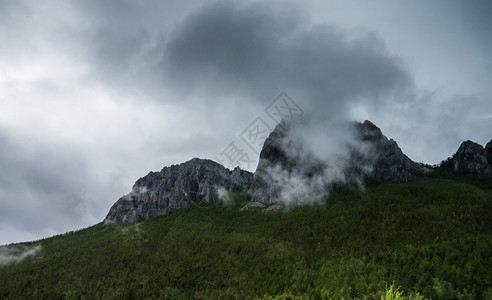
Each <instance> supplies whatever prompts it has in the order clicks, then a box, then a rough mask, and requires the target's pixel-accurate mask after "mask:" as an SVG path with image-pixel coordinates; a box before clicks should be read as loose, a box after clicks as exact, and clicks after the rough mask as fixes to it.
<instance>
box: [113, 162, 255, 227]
mask: <svg viewBox="0 0 492 300" xmlns="http://www.w3.org/2000/svg"><path fill="white" fill-rule="evenodd" d="M252 178H253V174H251V173H250V172H247V171H244V170H241V169H239V168H235V169H234V170H232V171H230V170H228V169H226V168H225V167H223V166H222V165H220V164H218V163H216V162H214V161H212V160H208V159H198V158H194V159H192V160H190V161H187V162H185V163H182V164H179V165H173V166H170V167H164V168H163V169H162V170H161V171H160V172H150V173H149V174H148V175H147V176H145V177H142V178H140V179H139V180H137V182H135V185H134V186H133V188H132V191H131V192H130V193H129V194H128V195H126V196H123V197H121V198H120V199H119V200H118V201H116V203H115V204H114V205H113V206H112V207H111V209H110V211H109V213H108V215H107V216H106V218H105V219H104V223H105V224H110V223H114V222H137V221H140V220H144V219H147V218H150V217H154V216H159V215H166V214H168V213H170V212H172V211H174V210H176V209H179V208H184V207H187V206H189V205H190V204H191V203H192V201H194V200H197V199H200V200H202V201H205V202H209V201H211V200H212V199H216V198H218V196H219V190H220V189H223V190H225V191H231V190H234V189H237V188H240V187H243V186H249V184H250V183H251V181H252Z"/></svg>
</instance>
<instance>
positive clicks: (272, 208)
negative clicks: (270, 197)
mask: <svg viewBox="0 0 492 300" xmlns="http://www.w3.org/2000/svg"><path fill="white" fill-rule="evenodd" d="M284 208H285V206H284V205H282V204H280V203H274V204H270V205H269V206H268V207H267V208H266V209H265V211H266V212H269V211H281V210H283V209H284Z"/></svg>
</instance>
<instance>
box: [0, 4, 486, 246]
mask: <svg viewBox="0 0 492 300" xmlns="http://www.w3.org/2000/svg"><path fill="white" fill-rule="evenodd" d="M490 15H492V4H491V3H490V2H489V1H478V0H477V1H458V0H450V1H444V0H442V1H423V0H420V1H405V0H402V1H390V0H387V1H382V0H377V1H362V0H360V1H355V0H349V1H316V0H311V1H302V3H301V2H296V1H241V2H239V1H235V2H232V1H193V0H190V1H177V0H176V1H174V0H168V1H152V0H148V1H124V0H123V1H95V0H92V1H82V0H80V1H75V0H72V1H61V0H57V1H54V0H53V1H52V0H48V1H23V0H21V1H6V0H0V245H1V244H7V243H12V242H20V241H27V240H36V239H40V238H43V237H48V236H51V235H55V234H61V233H64V232H67V231H69V230H77V229H81V228H84V227H87V226H90V225H93V224H96V223H98V222H100V221H102V220H103V219H104V216H105V215H106V214H107V212H108V210H109V208H110V207H111V205H112V204H113V203H114V202H115V201H116V200H117V199H118V198H119V197H121V196H123V195H125V194H127V193H128V192H129V191H130V190H131V187H132V185H133V183H134V182H135V181H136V180H137V179H138V178H139V177H142V176H145V175H146V174H147V173H148V172H149V171H158V170H160V169H162V168H163V167H164V166H168V165H172V164H178V163H181V162H185V161H187V160H189V159H191V158H193V157H200V158H210V159H214V160H216V161H220V162H222V163H223V164H224V165H225V166H226V167H234V165H237V164H239V165H241V166H242V167H243V168H246V169H248V170H250V171H254V169H255V167H256V163H257V152H258V150H259V148H258V147H260V148H261V145H258V141H260V142H261V139H259V140H258V141H256V144H254V143H252V141H251V140H249V137H250V136H248V135H247V133H248V132H250V131H248V130H250V129H253V128H255V126H260V127H261V126H263V127H261V128H262V130H263V129H265V130H266V129H272V128H273V127H274V126H275V125H276V122H277V120H276V119H275V117H272V116H274V115H272V111H271V109H272V108H274V107H276V106H277V105H278V104H279V103H284V104H287V105H291V107H295V108H296V113H299V114H300V115H301V114H302V118H309V119H315V120H320V121H323V120H330V121H332V120H336V121H349V120H357V121H363V120H366V119H369V120H371V121H372V122H373V123H375V124H376V125H377V126H379V127H380V128H381V130H382V131H383V133H384V134H385V135H386V136H387V137H389V138H393V139H394V140H396V141H397V142H398V144H399V146H400V147H401V148H402V150H403V152H404V153H406V154H407V155H408V156H409V157H410V158H411V159H413V160H414V161H418V162H425V163H429V164H436V163H439V162H440V161H441V160H443V159H445V158H447V157H448V156H451V155H452V154H453V153H454V152H455V151H456V149H457V148H458V147H459V145H460V144H461V142H462V141H464V140H468V139H470V140H473V141H475V142H478V143H480V144H482V145H485V144H486V143H487V142H488V141H490V140H491V139H492V131H491V130H490V128H492V126H491V125H492V84H490V83H491V82H492V56H491V55H490V53H492V19H491V18H490ZM279 101H280V102H279ZM282 101H286V102H282ZM260 127H256V128H257V129H258V128H260ZM262 132H263V131H262ZM267 133H268V131H267ZM231 149H234V150H236V151H239V152H240V153H242V156H241V157H242V158H244V157H246V158H247V159H246V160H240V161H237V160H236V161H231V160H230V156H227V155H226V154H227V153H229V154H230V152H228V150H231ZM239 152H236V153H239ZM244 155H246V156H244Z"/></svg>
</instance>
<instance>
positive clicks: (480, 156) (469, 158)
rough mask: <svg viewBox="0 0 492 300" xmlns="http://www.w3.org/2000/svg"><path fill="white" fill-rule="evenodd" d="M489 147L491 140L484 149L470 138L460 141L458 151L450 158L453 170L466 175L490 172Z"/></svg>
mask: <svg viewBox="0 0 492 300" xmlns="http://www.w3.org/2000/svg"><path fill="white" fill-rule="evenodd" d="M491 148H492V141H491V142H489V143H488V144H487V146H486V147H485V149H484V148H483V146H482V145H480V144H477V143H475V142H472V141H470V140H468V141H465V142H463V143H461V145H460V147H459V148H458V151H456V153H455V154H454V155H453V157H452V158H451V163H452V166H453V171H454V172H457V173H461V174H467V175H473V174H487V173H490V169H491V165H490V163H489V161H490V160H491V157H490V155H491V153H490V151H491Z"/></svg>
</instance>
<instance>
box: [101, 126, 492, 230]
mask: <svg viewBox="0 0 492 300" xmlns="http://www.w3.org/2000/svg"><path fill="white" fill-rule="evenodd" d="M292 126H296V125H295V123H290V122H286V121H282V122H280V123H279V124H278V125H277V126H276V127H275V129H274V130H273V131H272V132H271V133H270V134H269V136H268V137H267V139H266V140H265V143H264V146H263V148H262V150H261V153H260V156H259V163H258V166H257V168H256V171H255V172H254V173H251V172H248V171H245V170H241V169H240V168H239V167H236V168H235V169H233V170H229V169H227V168H225V167H224V166H222V165H220V164H219V163H217V162H214V161H212V160H209V159H200V158H193V159H191V160H189V161H187V162H184V163H181V164H178V165H172V166H169V167H164V168H163V169H162V170H161V171H159V172H150V173H149V174H147V175H146V176H144V177H142V178H140V179H138V180H137V181H136V182H135V184H134V186H133V188H132V190H131V192H130V193H129V194H127V195H125V196H123V197H121V198H119V199H118V200H117V201H116V202H115V203H114V204H113V206H112V207H111V209H110V210H109V212H108V214H107V215H106V217H105V218H104V224H112V223H115V222H130V223H133V222H138V221H141V220H144V219H148V218H150V217H155V216H160V215H166V214H169V213H172V212H173V211H175V210H177V209H181V208H185V207H187V206H189V205H191V204H192V203H193V202H194V201H197V200H200V201H203V202H204V203H208V202H210V201H213V200H215V199H217V198H218V197H219V196H220V194H221V193H222V192H230V191H233V190H237V189H239V188H245V189H247V190H248V193H249V194H250V195H251V202H253V203H255V202H258V203H263V204H267V205H273V204H278V203H283V204H292V203H299V202H302V201H305V200H306V198H309V197H310V198H312V199H316V197H319V196H322V195H324V194H325V193H326V192H328V191H329V190H330V189H331V187H332V186H333V185H336V184H339V183H350V184H359V185H360V184H363V182H365V181H367V180H372V181H377V182H384V181H390V182H408V181H411V180H414V179H416V178H418V177H419V176H422V175H423V174H424V173H426V172H428V171H429V170H430V166H423V165H422V164H419V163H416V162H414V161H412V160H411V159H410V158H408V157H407V156H406V155H405V154H404V153H403V151H402V150H401V149H400V147H399V146H398V144H397V143H396V141H394V140H393V139H388V138H387V137H386V136H385V135H384V134H383V133H382V131H381V129H380V128H379V127H377V126H376V125H375V124H373V123H372V122H370V121H368V120H366V121H364V122H352V123H350V124H349V130H351V135H353V137H354V139H352V140H351V141H350V142H348V144H347V153H345V156H344V157H342V158H341V159H340V160H343V164H342V168H341V171H340V170H336V171H337V172H336V173H335V174H333V173H334V172H333V168H331V169H330V163H332V162H330V161H323V160H322V159H320V158H319V157H317V156H316V155H314V154H313V153H311V152H303V153H302V155H299V153H297V154H296V153H294V154H292V151H291V150H292V149H297V148H299V149H301V151H304V150H302V147H303V145H299V143H298V142H297V140H295V139H293V138H292V137H290V136H289V134H290V132H291V128H292ZM299 149H297V150H299ZM491 162H492V141H490V142H489V143H488V144H487V145H486V147H483V146H481V145H479V144H477V143H474V142H471V141H465V142H463V143H462V144H461V146H460V147H459V148H458V150H457V151H456V153H455V154H454V155H453V157H451V158H449V159H448V161H446V162H444V161H443V163H442V165H443V166H447V168H448V169H449V170H450V171H452V172H456V173H460V174H492V165H491V164H490V163H491ZM338 168H340V166H338ZM330 172H331V173H330ZM327 173H329V176H328V175H327ZM330 176H331V177H330ZM295 189H297V190H295ZM286 191H287V192H288V193H287V192H286ZM312 199H308V201H312Z"/></svg>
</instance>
